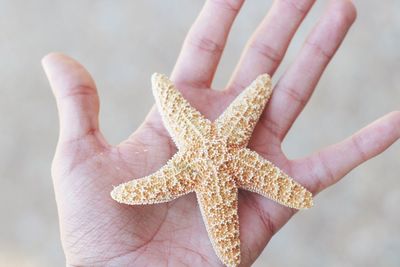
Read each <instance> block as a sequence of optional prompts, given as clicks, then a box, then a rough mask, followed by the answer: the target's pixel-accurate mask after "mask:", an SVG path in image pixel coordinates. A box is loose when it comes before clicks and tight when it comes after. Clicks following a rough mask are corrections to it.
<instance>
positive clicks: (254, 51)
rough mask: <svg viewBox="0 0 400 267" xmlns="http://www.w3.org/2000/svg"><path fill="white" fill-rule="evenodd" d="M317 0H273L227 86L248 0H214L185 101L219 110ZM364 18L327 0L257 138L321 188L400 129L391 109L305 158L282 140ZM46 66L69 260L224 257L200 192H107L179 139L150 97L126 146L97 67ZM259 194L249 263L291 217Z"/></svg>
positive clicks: (197, 34)
mask: <svg viewBox="0 0 400 267" xmlns="http://www.w3.org/2000/svg"><path fill="white" fill-rule="evenodd" d="M313 2H314V1H312V0H301V1H298V0H296V1H295V0H276V1H274V3H273V5H272V7H271V9H270V10H269V12H268V14H267V15H266V17H265V19H264V20H263V21H262V22H261V24H260V25H259V27H258V28H257V30H256V31H255V32H254V34H253V35H252V37H251V38H250V40H249V41H248V44H247V46H246V47H245V49H244V51H243V54H242V57H241V59H240V61H239V63H238V65H237V67H236V69H235V71H234V73H233V75H232V77H231V79H230V81H229V83H228V84H227V85H226V87H225V89H224V90H220V91H216V90H212V89H211V88H210V87H211V82H212V80H213V76H214V73H215V71H216V68H217V65H218V63H219V60H220V56H221V54H222V51H223V48H224V46H225V42H226V38H227V36H228V32H229V29H230V27H231V25H232V23H233V20H234V18H235V16H236V15H237V13H238V12H239V9H240V7H241V5H242V3H243V0H236V1H235V0H209V1H207V2H206V3H205V5H204V7H203V9H202V11H201V13H200V15H199V17H198V18H197V20H196V22H195V23H194V25H193V26H192V28H191V30H190V31H189V33H188V36H187V37H186V39H185V42H184V44H183V47H182V51H181V53H180V55H179V57H178V59H177V62H176V65H175V67H174V69H173V71H172V74H171V79H172V80H173V82H174V83H175V85H176V87H177V88H179V90H180V91H181V92H182V94H183V95H184V96H185V98H186V99H188V101H189V102H190V103H191V104H192V105H193V106H194V107H195V108H196V109H198V110H199V111H200V112H202V113H203V114H204V115H205V116H206V117H208V118H210V119H212V120H213V119H215V118H217V117H218V116H219V114H220V113H221V112H222V111H223V110H224V109H225V108H226V106H227V105H228V104H229V103H230V102H231V101H232V100H233V99H234V97H235V96H236V95H237V94H238V93H240V92H241V90H242V89H243V88H244V87H245V86H247V85H248V84H249V83H250V82H251V81H252V80H253V79H254V78H255V77H256V76H257V75H259V74H261V73H269V74H270V75H273V74H274V72H275V70H276V69H277V67H278V66H279V64H280V62H281V60H282V58H283V56H284V54H285V51H286V49H287V47H288V45H289V43H290V41H291V38H292V37H293V35H294V33H295V32H296V30H297V28H298V26H299V25H300V23H301V21H302V20H303V18H304V17H305V16H306V14H307V13H308V11H309V9H310V8H311V6H312V5H313ZM355 18H356V10H355V7H354V5H353V3H352V2H351V1H349V0H335V1H331V2H330V4H329V5H328V6H327V9H326V11H325V13H324V14H323V15H322V16H321V19H320V20H319V22H318V23H317V24H316V25H315V27H314V29H313V30H312V32H311V33H310V35H309V36H308V37H307V39H306V41H305V42H304V45H303V47H302V49H301V51H300V52H299V54H298V55H297V57H296V58H295V60H294V62H293V63H292V64H291V65H290V66H289V67H288V69H287V70H286V71H285V72H284V74H283V75H282V77H280V78H279V80H278V82H277V83H276V85H275V86H274V92H273V95H272V97H271V99H270V101H269V103H268V105H267V107H266V109H265V111H264V112H263V114H262V116H261V119H260V121H259V123H258V125H257V127H256V129H255V131H254V133H253V136H252V139H251V141H250V144H249V147H250V148H251V149H252V150H255V151H257V152H258V153H259V154H261V155H262V156H263V157H264V158H266V159H268V160H270V161H271V162H273V163H274V164H275V165H277V166H278V167H280V168H281V169H283V170H284V171H285V172H286V173H288V174H289V175H291V176H292V177H293V178H294V179H295V180H297V181H298V182H299V183H301V184H302V185H304V186H305V187H306V188H307V189H309V190H310V191H311V192H312V193H313V194H317V193H318V192H320V191H322V190H324V189H325V188H327V187H328V186H330V185H332V184H334V183H335V182H337V181H338V180H340V179H341V178H342V177H343V176H344V175H346V174H347V173H348V172H349V171H351V170H352V169H353V168H355V167H356V166H358V165H359V164H361V163H363V162H365V161H367V160H368V159H370V158H372V157H374V156H376V155H378V154H380V153H381V152H383V151H384V150H385V149H386V148H387V147H389V146H390V145H391V144H392V143H393V142H395V141H396V140H397V139H398V138H399V137H400V112H399V111H394V112H391V113H389V114H387V115H386V116H384V117H382V118H380V119H378V120H377V121H375V122H373V123H372V124H370V125H368V126H367V127H365V128H363V129H361V130H360V131H358V132H357V133H355V134H354V135H352V136H350V137H349V138H347V139H345V140H343V141H341V142H340V143H337V144H334V145H331V146H329V147H326V148H323V149H321V150H319V151H317V152H315V153H313V154H311V155H309V156H306V157H304V158H300V159H288V158H287V157H286V156H285V155H284V153H283V151H282V148H281V144H282V142H283V140H284V138H285V136H286V134H287V132H288V131H289V129H290V127H291V126H292V124H293V123H294V121H295V120H296V118H297V117H298V115H299V114H300V112H301V111H302V109H303V108H304V106H305V105H306V103H307V102H308V100H309V98H310V96H311V94H312V92H313V91H314V89H315V87H316V85H317V83H318V80H319V79H320V77H321V75H322V73H323V71H324V69H325V67H326V66H327V64H328V63H329V61H330V60H331V58H332V57H333V55H334V53H335V51H336V50H337V49H338V47H339V45H340V43H341V42H342V40H343V39H344V37H345V35H346V33H347V31H348V29H349V28H350V26H351V25H352V23H353V22H354V20H355ZM42 63H43V67H44V69H45V72H46V74H47V76H48V79H49V81H50V85H51V87H52V90H53V93H54V95H55V98H56V102H57V107H58V112H59V119H60V134H59V140H58V144H57V149H56V153H55V156H54V160H53V164H52V177H53V182H54V190H55V195H56V201H57V207H58V214H59V222H60V231H61V241H62V245H63V249H64V252H65V256H66V263H67V265H68V266H221V262H220V261H219V259H218V258H217V256H216V255H215V253H214V251H213V248H212V246H211V243H210V241H209V238H208V236H207V232H206V230H205V227H204V223H203V221H202V217H201V214H200V211H199V208H198V205H197V203H196V198H195V195H194V194H193V193H191V194H189V195H186V196H183V197H181V198H178V199H176V200H174V201H171V202H169V203H164V204H156V205H144V206H128V205H122V204H119V203H117V202H115V201H114V200H112V199H111V197H110V191H111V190H112V186H113V185H118V184H120V183H122V182H126V181H128V180H131V179H132V178H139V177H143V176H145V175H148V174H150V173H152V172H154V171H156V170H157V169H158V168H159V167H161V166H162V165H164V164H165V162H166V161H167V160H168V159H169V158H171V157H172V156H173V154H174V153H175V152H176V147H175V145H174V144H173V142H172V140H171V138H170V136H169V134H168V132H167V131H166V130H165V128H164V126H163V124H162V121H161V118H160V116H159V114H158V112H157V110H156V109H155V108H154V107H153V108H152V109H151V111H150V112H149V114H148V116H147V117H146V118H145V120H144V122H143V123H142V125H141V126H140V127H139V128H138V129H137V130H136V131H135V132H134V133H132V135H131V136H129V137H128V138H127V139H126V140H125V141H123V142H121V143H120V144H119V145H116V146H113V145H110V144H108V143H107V141H106V140H105V138H104V137H103V135H102V133H101V131H100V129H99V122H98V113H99V99H98V95H97V91H96V86H95V83H94V81H93V79H92V78H91V77H90V75H89V73H88V72H87V71H86V70H85V69H84V68H83V67H82V66H81V65H80V64H79V63H78V62H77V61H75V60H73V59H72V58H69V57H67V56H65V55H62V54H59V53H52V54H49V55H47V56H46V57H45V58H44V59H43V61H42ZM294 213H295V210H293V209H290V208H287V207H283V206H281V205H279V204H276V203H274V202H273V201H271V200H268V199H266V198H264V197H262V196H260V195H257V194H255V193H251V192H247V191H244V190H241V191H240V192H239V217H240V238H241V254H242V255H241V265H242V266H249V265H251V264H252V263H253V262H254V261H255V260H256V259H257V257H258V256H259V255H260V253H261V252H262V251H263V250H264V248H265V247H266V246H267V244H268V242H269V240H270V239H271V237H272V236H273V235H274V234H275V233H276V232H277V231H278V230H279V229H280V228H281V227H282V226H283V225H284V224H285V223H286V222H287V221H288V220H289V219H290V218H291V217H292V216H293V214H294Z"/></svg>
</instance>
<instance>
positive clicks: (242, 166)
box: [111, 73, 312, 266]
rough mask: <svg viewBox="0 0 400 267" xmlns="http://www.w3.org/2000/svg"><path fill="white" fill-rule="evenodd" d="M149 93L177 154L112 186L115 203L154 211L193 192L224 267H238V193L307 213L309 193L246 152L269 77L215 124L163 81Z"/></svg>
mask: <svg viewBox="0 0 400 267" xmlns="http://www.w3.org/2000/svg"><path fill="white" fill-rule="evenodd" d="M152 89H153V94H154V97H155V99H156V105H157V108H158V111H159V112H160V114H161V117H162V120H163V123H164V125H165V127H166V129H167V130H168V132H169V133H170V135H171V137H172V139H173V141H174V143H175V144H176V146H177V148H178V152H177V153H176V154H175V155H174V156H173V157H172V158H171V159H170V160H169V161H168V162H167V163H166V164H165V165H164V166H163V167H162V168H161V169H160V170H158V171H156V172H155V173H153V174H150V175H148V176H146V177H143V178H139V179H134V180H132V181H129V182H126V183H123V184H120V185H119V186H117V187H115V188H114V189H113V191H112V192H111V196H112V198H113V199H114V200H116V201H118V202H120V203H125V204H130V205H140V204H154V203H162V202H168V201H171V200H173V199H176V198H178V197H180V196H183V195H185V194H188V193H190V192H195V193H196V195H197V200H198V204H199V207H200V210H201V214H202V217H203V220H204V223H205V226H206V230H207V232H208V236H209V238H210V240H211V244H212V246H213V248H214V250H215V253H216V254H217V256H218V257H219V259H220V260H221V261H222V262H223V263H224V264H225V265H227V266H237V265H238V264H239V263H240V239H239V218H238V189H239V188H241V189H245V190H249V191H252V192H256V193H259V194H261V195H263V196H265V197H267V198H269V199H272V200H274V201H276V202H278V203H280V204H282V205H285V206H288V207H291V208H295V209H306V208H310V207H311V206H312V194H311V193H310V192H309V191H307V190H306V189H305V188H304V187H303V186H302V185H300V184H299V183H297V182H296V181H294V180H293V179H292V178H290V177H289V176H288V175H287V174H286V173H284V172H283V171H282V170H280V169H279V168H278V167H276V166H274V165H273V164H272V163H271V162H269V161H268V160H266V159H264V158H263V157H262V156H260V155H259V154H257V153H256V152H254V151H252V150H250V149H249V148H247V145H248V142H249V139H250V137H251V134H252V132H253V130H254V127H255V126H256V124H257V122H258V119H259V117H260V115H261V113H262V111H263V110H264V108H265V105H266V103H267V101H268V99H269V97H270V96H271V93H272V89H271V79H270V77H269V75H268V74H263V75H260V76H259V77H258V78H257V79H256V80H255V81H253V82H252V83H251V84H250V85H249V86H248V87H247V88H246V89H245V90H244V91H243V92H242V93H241V94H240V95H239V96H238V97H237V98H236V99H235V100H234V101H233V102H232V103H231V104H230V106H229V107H228V108H227V109H226V110H225V111H224V112H223V113H222V115H221V116H220V117H219V118H218V119H217V120H216V121H214V122H211V121H210V120H208V119H207V118H205V117H204V116H203V115H202V114H201V113H200V112H199V111H197V110H196V109H194V108H193V107H192V106H191V105H190V104H189V103H188V102H187V101H186V100H185V99H184V98H183V96H182V95H181V93H180V92H179V91H178V90H177V89H176V88H175V87H174V85H173V83H172V82H171V81H170V80H169V79H168V77H167V76H165V75H163V74H157V73H155V74H153V76H152Z"/></svg>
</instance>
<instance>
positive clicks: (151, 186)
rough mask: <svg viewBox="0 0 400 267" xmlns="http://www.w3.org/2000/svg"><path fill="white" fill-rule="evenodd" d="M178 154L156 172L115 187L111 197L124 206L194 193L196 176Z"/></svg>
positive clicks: (151, 202) (164, 200)
mask: <svg viewBox="0 0 400 267" xmlns="http://www.w3.org/2000/svg"><path fill="white" fill-rule="evenodd" d="M184 156H185V155H184V154H181V153H180V152H178V153H177V154H175V156H174V157H173V158H172V159H171V160H169V161H168V162H167V164H166V165H164V167H162V168H161V169H160V170H158V171H157V172H155V173H153V174H150V175H148V176H146V177H143V178H139V179H134V180H131V181H129V182H126V183H123V184H120V185H118V186H117V187H115V188H114V189H113V190H112V192H111V197H112V198H113V199H114V200H116V201H118V202H120V203H124V204H129V205H138V204H153V203H162V202H168V201H171V200H173V199H175V198H178V197H180V196H182V195H185V194H187V193H190V192H192V191H194V185H195V181H196V178H197V175H196V173H195V172H194V171H192V169H191V168H190V166H189V165H187V164H186V161H185V160H184V158H185V157H184Z"/></svg>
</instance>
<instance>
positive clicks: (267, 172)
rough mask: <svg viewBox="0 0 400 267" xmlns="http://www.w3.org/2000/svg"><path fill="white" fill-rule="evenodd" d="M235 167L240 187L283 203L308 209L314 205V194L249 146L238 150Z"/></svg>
mask: <svg viewBox="0 0 400 267" xmlns="http://www.w3.org/2000/svg"><path fill="white" fill-rule="evenodd" d="M237 159H238V160H236V161H234V163H233V164H235V166H234V167H233V168H235V169H236V173H238V177H237V183H238V186H239V187H240V188H243V189H246V190H249V191H253V192H256V193H259V194H260V195H263V196H265V197H267V198H270V199H272V200H274V201H276V202H278V203H280V204H282V205H285V206H288V207H291V208H295V209H307V208H311V207H312V205H313V202H312V194H311V192H309V191H308V190H307V189H306V188H304V187H303V186H302V185H300V184H299V183H297V182H296V181H295V180H293V179H292V178H290V177H289V176H288V175H287V174H285V173H284V172H283V171H282V170H280V169H279V168H278V167H276V166H274V165H273V164H272V163H271V162H269V161H268V160H266V159H264V158H262V157H261V156H260V155H259V154H257V153H256V152H254V151H251V150H249V149H247V148H244V149H241V150H240V151H239V152H238V155H237Z"/></svg>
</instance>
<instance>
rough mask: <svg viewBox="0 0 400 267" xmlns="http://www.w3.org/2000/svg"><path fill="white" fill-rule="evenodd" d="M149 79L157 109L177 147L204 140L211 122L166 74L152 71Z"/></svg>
mask: <svg viewBox="0 0 400 267" xmlns="http://www.w3.org/2000/svg"><path fill="white" fill-rule="evenodd" d="M151 81H152V88H153V94H154V97H155V100H156V104H157V108H158V111H159V112H160V114H161V117H162V119H163V122H164V126H165V127H166V128H167V130H168V132H169V133H170V135H171V137H172V139H173V140H174V142H175V144H176V145H177V147H178V148H182V147H183V146H185V145H186V144H190V143H193V142H195V141H197V140H204V139H205V136H207V134H208V133H209V132H210V129H211V122H210V121H209V120H208V119H206V118H205V117H204V116H203V115H202V114H201V113H200V112H199V111H197V110H196V109H195V108H193V107H192V106H191V105H190V104H189V103H188V102H187V101H186V100H185V99H184V98H183V96H182V94H181V93H180V92H179V91H178V90H177V89H176V88H175V86H174V84H173V83H172V82H171V81H170V80H169V79H168V77H167V76H166V75H163V74H158V73H154V74H153V76H152V77H151Z"/></svg>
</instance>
